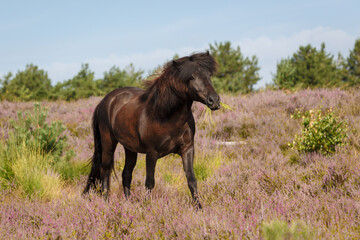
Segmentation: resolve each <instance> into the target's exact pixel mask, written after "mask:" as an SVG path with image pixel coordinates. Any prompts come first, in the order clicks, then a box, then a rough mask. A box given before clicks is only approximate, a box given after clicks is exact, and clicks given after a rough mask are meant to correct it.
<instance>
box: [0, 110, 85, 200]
mask: <svg viewBox="0 0 360 240" xmlns="http://www.w3.org/2000/svg"><path fill="white" fill-rule="evenodd" d="M24 115H25V116H24ZM18 117H19V120H18V121H17V122H15V121H13V122H11V126H12V129H11V131H10V132H9V137H8V139H7V140H6V141H5V139H1V140H0V142H1V144H0V186H2V187H5V188H6V187H11V184H13V183H15V185H16V187H18V189H20V190H21V192H23V193H24V195H25V196H28V197H34V196H35V197H39V198H44V199H48V198H53V197H57V196H58V195H59V194H60V191H61V189H62V186H63V185H64V180H68V181H71V180H73V179H76V178H78V177H79V175H80V174H83V173H84V171H87V170H88V169H86V167H85V164H84V163H74V162H72V161H71V158H72V157H73V155H74V152H73V151H72V150H68V146H67V142H66V141H67V138H66V136H63V132H64V130H65V128H64V127H63V126H62V123H61V122H52V123H50V124H48V123H46V117H47V110H45V109H44V108H42V107H41V106H40V105H39V104H34V113H33V114H31V113H26V114H23V113H21V112H20V113H18ZM65 150H67V151H66V153H65V154H64V152H65Z"/></svg>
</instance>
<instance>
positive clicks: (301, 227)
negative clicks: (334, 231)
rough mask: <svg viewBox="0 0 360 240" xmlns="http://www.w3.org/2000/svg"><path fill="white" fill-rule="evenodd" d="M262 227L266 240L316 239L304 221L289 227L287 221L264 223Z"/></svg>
mask: <svg viewBox="0 0 360 240" xmlns="http://www.w3.org/2000/svg"><path fill="white" fill-rule="evenodd" d="M261 227H262V234H263V237H264V239H265V240H296V239H299V240H300V239H301V240H308V239H314V234H313V232H312V230H311V229H310V227H308V226H307V225H306V224H305V223H304V222H302V221H293V222H292V224H291V226H289V225H288V223H287V222H286V221H281V220H273V221H271V222H269V223H267V222H264V223H262V226H261Z"/></svg>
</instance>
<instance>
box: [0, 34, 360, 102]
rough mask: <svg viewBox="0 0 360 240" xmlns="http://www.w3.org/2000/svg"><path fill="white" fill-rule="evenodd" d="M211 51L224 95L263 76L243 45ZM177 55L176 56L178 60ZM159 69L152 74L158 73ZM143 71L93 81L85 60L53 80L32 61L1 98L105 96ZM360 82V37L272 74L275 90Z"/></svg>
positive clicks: (135, 81)
mask: <svg viewBox="0 0 360 240" xmlns="http://www.w3.org/2000/svg"><path fill="white" fill-rule="evenodd" d="M209 51H210V53H211V54H212V55H213V56H214V57H215V59H216V61H217V62H218V71H217V73H216V74H215V75H214V76H213V78H212V81H213V84H214V87H215V88H216V90H217V91H219V92H221V93H234V94H238V93H250V92H253V91H254V85H255V84H256V83H257V82H258V81H259V80H260V79H261V78H260V75H259V70H260V67H259V66H258V58H257V57H256V56H255V55H254V56H251V57H247V56H244V55H243V54H242V53H241V50H240V47H236V48H234V47H233V46H232V45H231V42H229V41H226V42H220V43H217V42H215V43H214V44H209ZM177 57H178V56H177V55H175V57H174V58H177ZM159 70H160V71H161V69H156V70H154V71H153V72H154V73H156V72H159ZM143 74H144V71H143V70H137V69H135V67H134V65H132V64H130V65H129V66H127V67H125V68H123V69H121V68H120V67H117V66H113V67H112V68H110V69H109V71H107V72H105V73H104V75H103V77H102V78H101V79H95V74H94V72H93V71H91V70H90V68H89V64H82V66H81V69H80V71H79V72H78V73H77V75H76V76H74V77H73V78H71V79H69V80H66V81H64V82H60V83H57V84H56V85H54V86H53V85H52V84H51V80H50V78H49V77H48V74H47V72H46V71H44V70H43V69H39V68H38V67H37V66H36V65H33V64H28V65H27V66H26V68H25V70H23V71H18V72H17V73H16V74H13V73H11V72H9V73H8V74H6V75H5V76H4V77H3V78H1V79H0V100H4V99H6V100H9V101H32V100H36V101H39V100H58V99H62V100H67V101H70V100H77V99H81V98H88V97H90V96H102V95H105V94H106V93H108V92H110V91H111V90H113V89H116V88H119V87H124V86H136V87H141V85H142V76H143ZM359 85H360V39H358V40H356V42H355V45H354V48H353V49H352V50H351V51H350V54H349V56H348V57H347V58H344V57H343V56H342V55H341V54H338V56H337V58H335V57H334V56H333V55H331V54H330V53H328V52H326V50H325V43H323V44H322V45H321V48H320V49H317V48H316V47H313V46H311V45H310V44H308V45H306V46H300V47H299V49H298V50H297V51H296V52H295V53H293V55H292V56H291V57H288V58H285V59H281V60H280V62H278V64H277V70H276V73H275V74H273V83H272V84H269V85H267V88H271V89H287V90H298V89H303V88H323V87H345V88H346V87H356V86H359Z"/></svg>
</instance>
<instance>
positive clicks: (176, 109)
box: [148, 100, 193, 122]
mask: <svg viewBox="0 0 360 240" xmlns="http://www.w3.org/2000/svg"><path fill="white" fill-rule="evenodd" d="M192 104H193V101H190V100H188V101H178V103H177V104H176V105H172V106H171V108H168V109H166V111H161V110H159V109H157V110H155V111H149V112H148V114H149V115H150V116H149V117H151V118H155V119H157V120H160V121H161V122H184V121H186V119H187V117H188V115H189V113H191V106H192ZM153 110H154V109H153Z"/></svg>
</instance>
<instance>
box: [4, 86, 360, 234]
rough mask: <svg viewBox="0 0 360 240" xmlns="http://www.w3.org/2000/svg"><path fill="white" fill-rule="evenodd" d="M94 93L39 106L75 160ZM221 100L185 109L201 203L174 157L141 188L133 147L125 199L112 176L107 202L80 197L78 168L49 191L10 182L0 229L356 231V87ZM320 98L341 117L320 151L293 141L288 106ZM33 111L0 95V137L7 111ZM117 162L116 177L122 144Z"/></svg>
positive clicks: (12, 115) (305, 105)
mask: <svg viewBox="0 0 360 240" xmlns="http://www.w3.org/2000/svg"><path fill="white" fill-rule="evenodd" d="M100 99H101V98H98V97H92V98H89V99H86V100H79V101H76V102H60V101H59V102H42V103H41V105H42V106H45V107H47V108H48V117H47V121H48V122H52V121H61V122H62V123H63V125H64V126H65V127H66V130H65V131H64V133H63V134H65V135H66V136H67V137H68V140H67V142H68V145H69V147H70V149H72V150H73V151H74V152H75V156H74V157H73V158H72V160H71V161H73V162H78V163H84V162H86V161H87V160H88V159H89V158H90V157H91V155H92V151H93V149H92V147H93V140H92V131H91V128H90V125H91V123H90V122H91V116H92V112H93V109H94V108H95V106H96V105H97V103H98V102H99V101H100ZM221 99H222V102H223V103H225V104H227V105H228V106H230V107H231V108H232V109H225V108H222V109H221V110H219V111H216V112H212V113H211V114H209V112H208V111H206V109H205V107H204V106H203V105H201V104H198V103H196V104H194V107H193V112H194V116H195V120H196V124H197V133H196V136H195V143H196V153H195V163H194V168H195V173H196V176H197V179H198V191H199V195H200V196H199V197H200V200H201V202H202V205H203V209H201V210H196V209H195V208H194V207H193V206H192V204H191V196H190V192H189V190H188V187H187V184H186V178H185V174H184V172H183V169H182V164H181V159H180V158H179V157H178V156H176V155H172V156H167V157H164V158H162V159H160V160H159V161H158V165H157V167H156V174H155V180H156V185H155V188H154V190H153V191H152V192H151V194H148V193H147V192H146V190H145V186H144V183H145V159H144V156H141V155H140V158H139V160H138V163H137V166H136V167H135V170H134V174H133V182H132V197H131V199H129V200H126V199H125V197H124V195H123V192H122V186H121V184H120V183H121V182H120V183H119V182H118V180H117V179H116V177H115V175H114V174H113V175H112V176H113V177H112V186H111V195H110V197H109V201H108V202H105V201H104V200H103V199H102V198H101V197H99V196H97V195H96V194H94V193H91V194H90V195H89V196H88V197H82V196H81V191H82V190H83V188H84V186H85V181H86V177H87V176H86V175H83V174H81V175H80V177H77V178H75V179H73V180H72V181H63V182H62V184H60V185H59V186H58V187H57V188H56V189H55V188H52V189H50V190H49V191H56V194H55V195H51V196H52V197H48V198H40V197H31V196H30V197H29V196H26V195H24V193H23V192H22V191H21V189H20V188H19V187H18V186H17V185H16V184H15V183H14V184H12V185H11V186H8V187H6V188H5V187H4V188H2V189H0V238H1V239H263V238H266V237H268V236H271V235H269V234H270V233H269V232H271V231H274V232H281V231H285V232H286V231H288V232H287V233H285V234H284V235H282V236H285V238H280V239H359V238H360V186H359V184H360V156H359V151H360V104H359V103H360V91H358V90H352V91H343V90H339V89H333V90H329V89H320V90H302V91H298V92H296V93H286V92H282V91H265V92H260V93H255V94H252V95H244V96H225V95H223V96H221ZM319 107H320V108H322V109H324V110H326V109H332V111H333V112H334V113H335V114H336V115H337V116H339V117H340V118H341V119H342V120H344V121H346V122H347V125H348V136H347V144H346V145H344V146H342V147H339V148H337V149H336V152H335V153H334V154H330V155H327V156H324V155H320V154H317V153H299V152H297V151H295V150H293V149H291V147H290V146H289V143H291V142H292V141H293V139H294V137H295V135H296V134H299V133H300V132H301V120H300V119H294V118H291V115H292V114H294V113H295V112H296V111H297V110H300V111H306V110H311V109H315V108H319ZM32 110H33V103H12V102H7V101H3V102H0V126H1V128H2V130H1V135H2V142H1V144H4V142H5V141H6V140H5V139H6V138H7V136H8V133H9V130H10V129H11V125H10V124H9V122H10V120H11V119H14V120H16V119H17V111H32ZM70 149H67V150H68V151H70ZM115 159H116V163H115V172H116V175H117V176H118V177H119V181H121V178H120V177H121V170H122V168H123V165H124V151H123V149H122V147H120V146H118V149H117V151H116V156H115ZM85 170H86V169H85ZM53 174H55V173H53ZM267 231H269V232H267ZM267 234H268V235H267ZM286 236H287V237H288V238H286Z"/></svg>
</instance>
